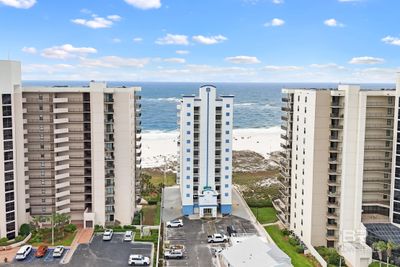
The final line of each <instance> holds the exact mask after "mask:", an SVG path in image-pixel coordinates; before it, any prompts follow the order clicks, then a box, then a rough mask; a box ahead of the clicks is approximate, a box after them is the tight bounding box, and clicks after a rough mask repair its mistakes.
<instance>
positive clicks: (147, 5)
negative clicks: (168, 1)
mask: <svg viewBox="0 0 400 267" xmlns="http://www.w3.org/2000/svg"><path fill="white" fill-rule="evenodd" d="M125 2H126V3H127V4H129V5H131V6H134V7H136V8H139V9H152V8H160V7H161V0H125Z"/></svg>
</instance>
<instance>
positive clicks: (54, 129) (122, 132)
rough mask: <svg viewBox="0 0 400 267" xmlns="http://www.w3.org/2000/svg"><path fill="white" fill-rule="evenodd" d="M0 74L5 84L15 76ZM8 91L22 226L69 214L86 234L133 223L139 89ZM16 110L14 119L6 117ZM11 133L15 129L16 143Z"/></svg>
mask: <svg viewBox="0 0 400 267" xmlns="http://www.w3.org/2000/svg"><path fill="white" fill-rule="evenodd" d="M0 65H1V66H2V68H5V69H9V70H10V72H13V73H12V75H15V76H16V77H20V71H18V70H17V71H16V70H15V69H11V68H10V66H13V65H18V66H19V63H18V62H10V61H3V62H0ZM1 74H2V77H1V79H0V80H6V79H7V77H13V76H12V75H11V76H10V75H9V74H8V73H6V72H2V73H1ZM3 76H4V77H3ZM3 88H5V87H3ZM3 88H1V89H2V90H3V91H2V93H3V95H4V93H5V92H9V93H10V95H11V102H10V100H9V97H8V96H5V97H3V122H4V123H6V125H3V129H4V131H6V130H7V132H5V133H4V134H5V135H4V136H5V137H7V138H8V139H9V138H13V139H14V140H15V142H14V143H13V144H14V146H13V147H11V148H12V149H14V154H16V156H14V158H12V157H11V153H7V155H6V154H4V156H6V157H7V159H11V160H12V159H14V160H13V161H11V160H10V162H11V163H12V164H14V167H13V168H11V163H8V161H6V162H7V166H6V165H5V166H4V168H5V169H7V170H14V179H15V183H17V185H18V189H19V190H20V191H18V194H16V196H15V199H16V201H17V202H18V203H19V207H18V213H20V214H19V216H16V217H17V220H18V219H20V220H21V221H22V222H26V221H28V220H29V218H30V217H31V216H47V215H51V214H53V213H64V214H67V215H69V216H70V217H71V220H72V222H74V223H77V224H82V225H84V226H85V227H93V226H94V225H95V224H100V225H107V224H115V223H116V224H119V223H120V224H130V223H131V222H132V219H133V216H134V212H135V208H136V206H135V203H136V200H137V198H138V197H139V196H140V194H139V191H140V169H141V159H140V157H141V130H140V124H141V122H140V115H141V111H140V104H139V100H140V96H138V95H137V94H138V92H139V91H140V88H136V87H134V88H109V87H107V85H106V84H105V83H98V82H91V83H90V85H89V86H87V87H68V86H54V87H21V86H20V85H19V86H14V88H13V90H11V91H10V90H8V91H5V90H4V89H3ZM10 103H11V104H10ZM9 107H11V108H9ZM10 110H11V112H12V111H14V113H15V114H14V116H8V115H9V114H10ZM11 114H12V113H11ZM4 116H5V117H4ZM8 117H14V118H13V122H14V123H12V121H10V120H9V119H8ZM4 126H6V128H4ZM9 126H10V127H11V126H12V127H14V128H15V133H16V134H14V136H12V135H11V132H10V131H8V130H9ZM8 139H7V140H8ZM7 146H9V147H10V146H11V145H10V144H9V143H7ZM7 152H9V151H7ZM0 189H1V188H0ZM18 224H20V223H18ZM0 230H1V229H0ZM2 236H3V234H2Z"/></svg>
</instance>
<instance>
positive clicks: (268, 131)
mask: <svg viewBox="0 0 400 267" xmlns="http://www.w3.org/2000/svg"><path fill="white" fill-rule="evenodd" d="M280 134H281V129H280V127H272V128H256V129H235V130H233V150H235V151H241V150H250V151H254V152H257V153H259V154H261V155H263V156H264V157H268V154H269V153H270V152H273V151H278V150H280ZM178 136H179V133H178V131H173V132H161V131H153V132H148V133H143V136H142V167H143V168H153V167H159V166H162V165H163V164H164V163H165V161H171V160H176V158H177V155H178V146H177V140H178Z"/></svg>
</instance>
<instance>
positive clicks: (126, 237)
mask: <svg viewBox="0 0 400 267" xmlns="http://www.w3.org/2000/svg"><path fill="white" fill-rule="evenodd" d="M132 236H133V232H132V231H126V232H125V235H124V241H129V242H130V241H132Z"/></svg>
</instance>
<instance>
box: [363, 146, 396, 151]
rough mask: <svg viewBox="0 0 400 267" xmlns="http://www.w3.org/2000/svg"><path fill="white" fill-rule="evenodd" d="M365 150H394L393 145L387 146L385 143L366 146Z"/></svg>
mask: <svg viewBox="0 0 400 267" xmlns="http://www.w3.org/2000/svg"><path fill="white" fill-rule="evenodd" d="M364 150H367V151H369V150H371V151H373V150H375V151H392V147H391V146H390V147H385V146H384V145H382V146H365V147H364Z"/></svg>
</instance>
